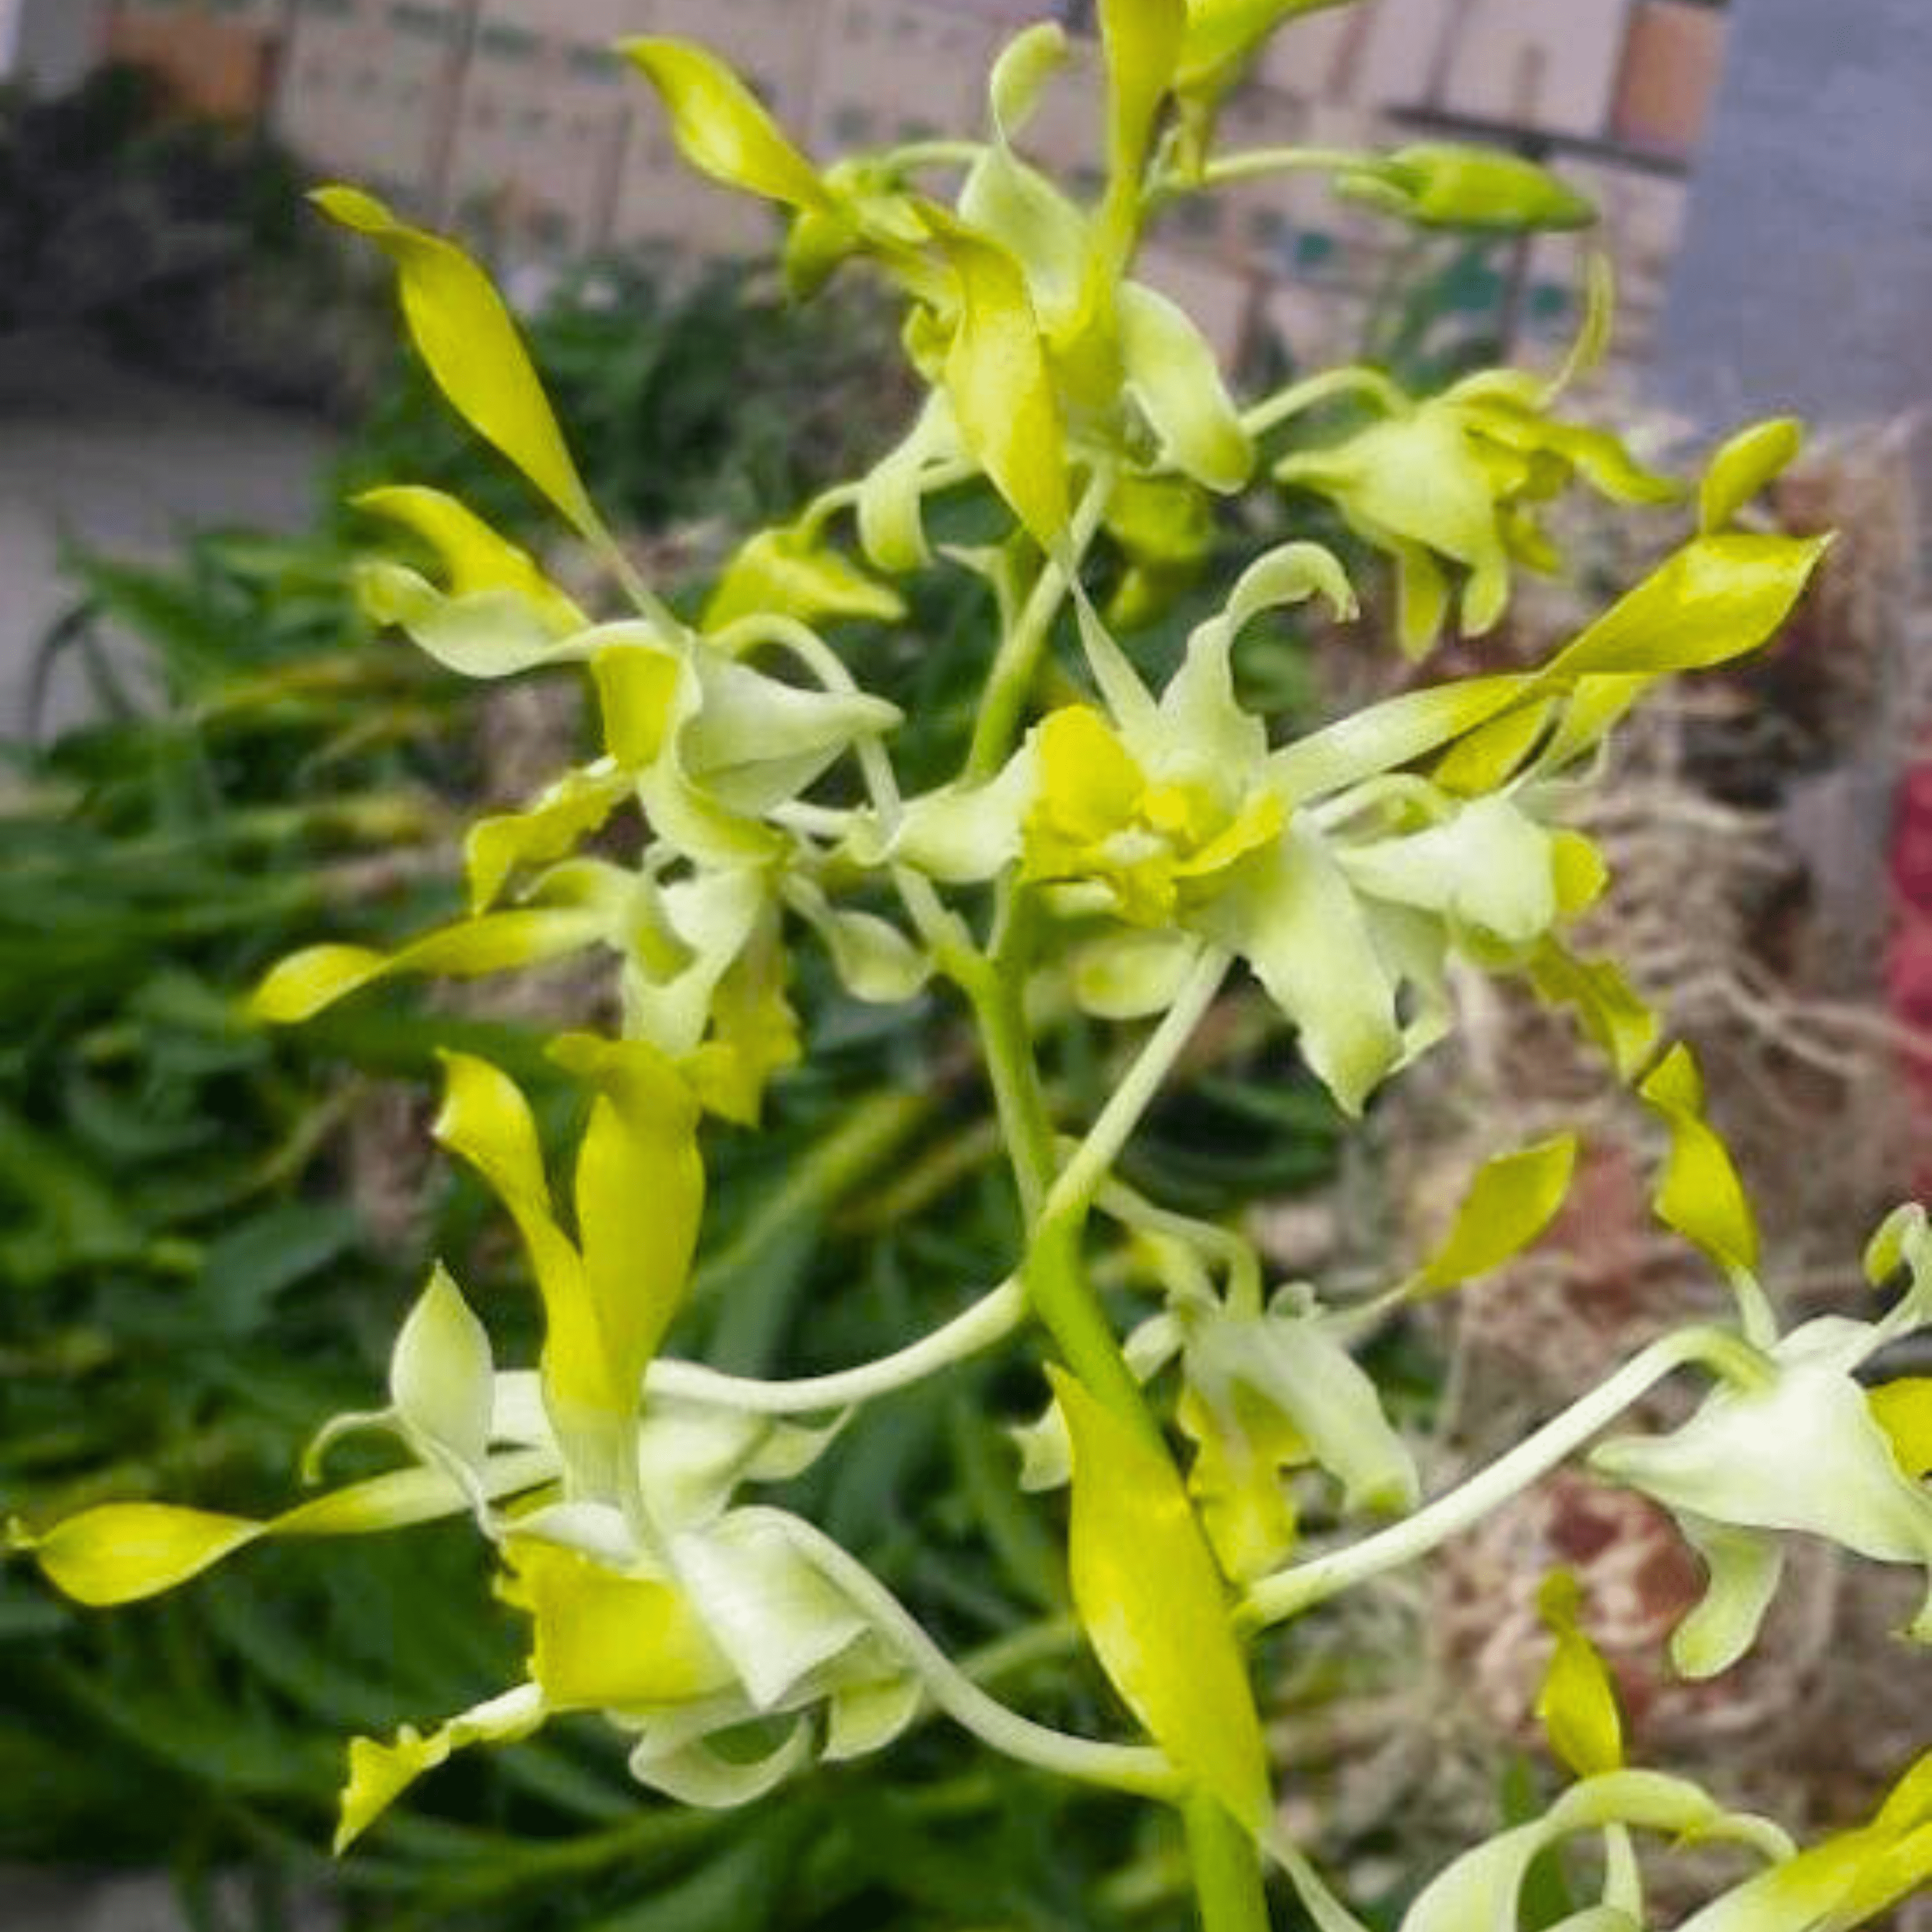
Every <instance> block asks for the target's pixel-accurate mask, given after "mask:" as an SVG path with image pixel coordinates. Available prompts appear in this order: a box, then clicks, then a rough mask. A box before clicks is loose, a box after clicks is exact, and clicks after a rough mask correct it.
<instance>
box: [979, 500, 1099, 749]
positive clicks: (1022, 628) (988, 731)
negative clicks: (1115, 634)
mask: <svg viewBox="0 0 1932 1932" xmlns="http://www.w3.org/2000/svg"><path fill="white" fill-rule="evenodd" d="M1112 489H1113V479H1112V477H1110V476H1106V475H1099V476H1096V477H1095V478H1094V479H1093V480H1092V481H1091V482H1090V483H1089V484H1088V485H1087V488H1086V490H1085V493H1084V494H1083V495H1082V497H1081V499H1080V501H1079V505H1077V506H1076V508H1075V510H1074V512H1073V526H1072V528H1071V529H1070V531H1069V532H1068V533H1067V560H1066V562H1064V563H1063V562H1061V561H1060V560H1058V559H1055V558H1053V557H1049V558H1048V559H1046V562H1044V563H1043V564H1042V565H1041V566H1040V577H1039V580H1038V581H1037V583H1035V584H1034V586H1033V589H1032V591H1031V592H1030V593H1029V595H1028V598H1027V600H1026V602H1025V604H1023V605H1022V607H1021V609H1020V614H1019V622H1017V623H1016V624H1015V625H1013V629H1012V630H1011V631H1010V632H1009V633H1008V634H1007V636H1006V637H1004V638H1003V639H1001V643H1000V649H999V654H998V656H996V657H995V658H994V660H993V668H992V672H991V673H990V674H989V676H988V678H987V679H986V691H985V694H984V695H983V697H982V698H981V700H980V717H979V721H978V723H977V724H976V725H975V726H974V730H973V742H972V745H971V748H970V749H969V750H968V752H967V754H966V775H967V776H968V778H990V777H992V775H993V773H994V772H995V771H996V770H997V769H998V767H999V763H1000V761H1001V759H1003V758H1004V757H1005V756H1006V755H1007V752H1008V751H1010V750H1011V748H1012V747H1013V740H1014V739H1015V738H1016V737H1017V736H1019V727H1020V719H1021V718H1022V715H1023V714H1024V712H1025V709H1026V704H1027V700H1028V697H1031V695H1032V693H1033V687H1034V676H1035V675H1036V673H1037V672H1038V670H1039V669H1040V653H1041V652H1043V651H1044V650H1045V649H1046V640H1047V638H1048V637H1049V634H1051V632H1052V629H1053V620H1054V619H1055V618H1056V617H1057V616H1059V614H1060V607H1061V604H1063V603H1064V601H1066V598H1067V589H1068V586H1069V585H1070V583H1071V582H1072V580H1073V574H1074V573H1076V572H1077V571H1079V568H1080V562H1081V559H1082V558H1083V557H1084V556H1085V555H1086V554H1087V551H1088V547H1089V546H1090V545H1091V544H1092V542H1093V541H1094V537H1095V535H1096V534H1097V532H1099V530H1100V519H1101V518H1102V517H1103V516H1104V515H1105V514H1106V510H1107V499H1108V497H1109V495H1110V494H1111V493H1112Z"/></svg>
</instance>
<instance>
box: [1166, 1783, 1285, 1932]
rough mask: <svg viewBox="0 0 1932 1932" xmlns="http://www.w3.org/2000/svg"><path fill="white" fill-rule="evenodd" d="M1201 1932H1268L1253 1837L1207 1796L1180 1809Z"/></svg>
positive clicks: (1199, 1796)
mask: <svg viewBox="0 0 1932 1932" xmlns="http://www.w3.org/2000/svg"><path fill="white" fill-rule="evenodd" d="M1181 1817H1182V1819H1183V1820H1184V1822H1185V1823H1186V1825H1187V1859H1188V1864H1189V1865H1190V1867H1191V1869H1192V1870H1193V1873H1194V1895H1195V1898H1196V1902H1197V1903H1199V1906H1200V1910H1201V1932H1268V1893H1267V1891H1266V1889H1265V1887H1264V1886H1263V1885H1262V1866H1261V1858H1260V1856H1259V1853H1258V1852H1257V1851H1256V1846H1255V1841H1254V1839H1253V1836H1252V1835H1250V1833H1249V1832H1248V1831H1247V1829H1246V1828H1245V1827H1244V1826H1242V1825H1241V1823H1239V1822H1238V1820H1236V1819H1235V1818H1234V1817H1232V1816H1231V1815H1230V1814H1229V1812H1228V1811H1226V1809H1225V1808H1223V1805H1221V1804H1220V1802H1219V1800H1217V1799H1213V1798H1211V1797H1209V1796H1208V1795H1207V1793H1205V1792H1196V1793H1195V1794H1194V1796H1193V1797H1192V1798H1190V1799H1188V1801H1187V1804H1186V1805H1184V1806H1183V1807H1182V1808H1181Z"/></svg>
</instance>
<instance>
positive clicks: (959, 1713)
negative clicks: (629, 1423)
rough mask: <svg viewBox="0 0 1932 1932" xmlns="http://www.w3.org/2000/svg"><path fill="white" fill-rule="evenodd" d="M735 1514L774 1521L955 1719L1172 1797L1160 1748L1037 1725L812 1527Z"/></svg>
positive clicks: (1082, 1775) (990, 1739) (1085, 1780)
mask: <svg viewBox="0 0 1932 1932" xmlns="http://www.w3.org/2000/svg"><path fill="white" fill-rule="evenodd" d="M735 1517H736V1520H737V1521H738V1522H739V1523H746V1524H749V1523H752V1522H754V1521H756V1522H758V1523H767V1524H769V1525H770V1526H772V1527H773V1528H774V1529H777V1530H778V1531H779V1532H781V1534H782V1535H784V1537H785V1538H786V1540H787V1541H789V1542H790V1544H791V1545H792V1547H793V1548H794V1549H795V1550H796V1551H797V1552H798V1553H799V1555H800V1556H802V1557H804V1559H805V1561H806V1562H808V1563H810V1564H811V1565H812V1567H813V1568H814V1569H816V1570H817V1571H818V1573H819V1574H820V1575H821V1576H822V1577H825V1578H826V1580H828V1581H829V1583H831V1584H832V1586H833V1587H834V1588H835V1589H838V1590H839V1591H840V1592H842V1593H843V1594H844V1595H845V1596H846V1597H847V1598H849V1599H850V1601H851V1603H852V1604H853V1607H854V1608H855V1609H856V1610H858V1611H859V1613H860V1614H861V1615H862V1616H864V1617H865V1619H867V1620H868V1622H870V1623H871V1625H872V1628H873V1629H874V1631H875V1632H876V1633H877V1635H878V1636H879V1637H880V1638H881V1639H882V1640H883V1641H884V1642H885V1643H887V1644H889V1645H890V1646H892V1649H895V1651H897V1652H898V1654H899V1655H900V1657H901V1658H902V1659H903V1660H904V1662H905V1664H907V1666H908V1667H910V1669H911V1670H912V1671H913V1673H914V1674H915V1675H916V1676H917V1677H918V1679H919V1682H920V1683H921V1685H922V1686H923V1687H924V1688H925V1691H926V1695H927V1696H928V1697H930V1698H931V1699H932V1702H933V1703H935V1705H936V1706H938V1708H939V1709H941V1710H942V1711H944V1712H945V1713H946V1715H947V1716H948V1717H949V1718H951V1719H952V1720H953V1722H954V1723H955V1724H960V1725H962V1726H963V1727H965V1729H966V1730H969V1731H971V1733H973V1734H974V1736H975V1737H977V1738H979V1739H980V1740H981V1741H982V1742H984V1743H986V1744H989V1745H992V1748H994V1749H995V1751H999V1752H1001V1753H1002V1754H1004V1755H1005V1756H1006V1757H1010V1758H1014V1759H1016V1760H1019V1763H1022V1764H1031V1765H1037V1766H1039V1767H1040V1769H1041V1770H1043V1771H1051V1772H1056V1773H1058V1775H1060V1776H1061V1777H1062V1778H1076V1779H1078V1780H1079V1781H1080V1782H1081V1783H1082V1784H1098V1785H1103V1786H1105V1787H1108V1788H1109V1789H1110V1790H1115V1791H1130V1792H1133V1793H1137V1794H1138V1795H1139V1796H1142V1797H1145V1798H1162V1799H1174V1798H1175V1797H1176V1796H1178V1790H1179V1784H1180V1780H1179V1778H1178V1774H1177V1773H1176V1772H1175V1769H1174V1767H1173V1766H1172V1765H1171V1764H1170V1763H1169V1762H1168V1760H1166V1757H1163V1755H1162V1754H1161V1753H1160V1751H1157V1750H1155V1749H1154V1748H1152V1747H1151V1746H1149V1745H1114V1744H1103V1743H1100V1742H1096V1741H1095V1740H1094V1739H1089V1738H1079V1737H1074V1736H1070V1735H1069V1734H1068V1733H1067V1732H1064V1731H1056V1730H1051V1729H1049V1727H1047V1726H1046V1725H1044V1724H1035V1723H1034V1721H1033V1720H1032V1719H1031V1718H1023V1717H1022V1716H1021V1715H1019V1712H1017V1711H1012V1710H1009V1709H1007V1706H1005V1705H1004V1704H1002V1703H1000V1701H999V1700H998V1699H997V1698H995V1697H989V1696H988V1695H987V1694H986V1692H985V1691H983V1690H981V1689H980V1687H979V1685H977V1684H976V1683H974V1681H973V1680H972V1679H971V1678H970V1677H968V1676H967V1675H966V1674H965V1672H964V1671H962V1670H961V1669H960V1668H959V1666H958V1665H957V1664H955V1663H954V1662H953V1660H952V1658H950V1657H948V1656H947V1655H946V1653H945V1652H944V1651H943V1650H941V1649H940V1647H939V1646H938V1645H937V1644H936V1643H934V1642H933V1640H932V1638H931V1637H929V1636H928V1635H927V1634H926V1631H925V1628H923V1626H922V1625H920V1623H919V1622H918V1620H917V1619H916V1618H915V1617H913V1615H912V1614H911V1613H910V1611H908V1610H907V1609H906V1607H905V1606H904V1604H901V1602H900V1601H899V1600H898V1598H896V1597H895V1596H894V1595H892V1592H891V1591H889V1589H886V1586H885V1585H884V1584H883V1583H880V1581H879V1580H878V1579H877V1577H874V1575H873V1574H872V1573H871V1571H869V1570H868V1569H867V1568H865V1565H863V1564H862V1563H861V1562H859V1560H858V1559H857V1558H856V1557H855V1556H853V1555H852V1554H851V1553H850V1551H849V1550H847V1549H845V1548H844V1546H843V1545H842V1544H838V1543H835V1542H834V1541H832V1538H830V1537H829V1536H827V1535H826V1534H825V1532H823V1530H821V1529H818V1528H817V1526H815V1525H814V1524H811V1523H806V1522H805V1521H804V1520H802V1518H800V1517H794V1516H790V1515H787V1514H786V1513H785V1512H784V1511H781V1510H773V1509H764V1508H755V1507H753V1508H744V1509H741V1510H739V1511H736V1513H735Z"/></svg>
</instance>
